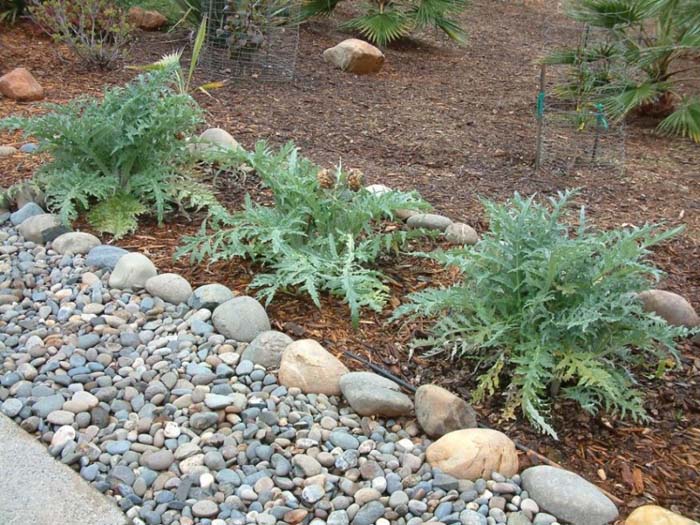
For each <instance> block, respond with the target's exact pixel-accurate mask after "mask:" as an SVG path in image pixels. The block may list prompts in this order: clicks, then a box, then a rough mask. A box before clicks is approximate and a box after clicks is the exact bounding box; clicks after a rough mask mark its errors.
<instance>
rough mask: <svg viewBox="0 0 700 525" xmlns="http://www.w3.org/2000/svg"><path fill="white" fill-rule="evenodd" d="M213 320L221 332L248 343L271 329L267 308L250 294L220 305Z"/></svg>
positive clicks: (215, 326) (212, 317) (230, 337)
mask: <svg viewBox="0 0 700 525" xmlns="http://www.w3.org/2000/svg"><path fill="white" fill-rule="evenodd" d="M211 320H212V322H213V324H214V328H216V330H217V331H218V332H219V333H220V334H222V335H224V336H226V337H228V338H229V339H234V340H235V341H241V342H246V343H247V342H250V341H252V340H253V339H255V337H256V336H257V335H258V334H259V333H261V332H265V331H267V330H269V329H270V320H269V319H268V317H267V312H265V308H263V306H262V305H261V304H260V303H259V302H258V301H257V300H255V299H253V298H252V297H248V296H241V297H235V298H233V299H231V300H230V301H226V302H225V303H223V304H221V305H219V306H218V307H217V308H216V310H214V313H213V315H212V316H211Z"/></svg>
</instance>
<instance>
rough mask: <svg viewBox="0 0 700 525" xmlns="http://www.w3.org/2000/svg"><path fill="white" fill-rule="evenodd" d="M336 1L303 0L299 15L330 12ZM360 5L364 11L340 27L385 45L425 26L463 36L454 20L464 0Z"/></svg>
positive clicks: (462, 39) (458, 38) (386, 0)
mask: <svg viewBox="0 0 700 525" xmlns="http://www.w3.org/2000/svg"><path fill="white" fill-rule="evenodd" d="M339 3H340V0H305V1H304V2H303V4H302V11H301V17H302V19H308V18H311V17H314V16H318V15H329V14H331V13H332V12H333V11H334V10H335V8H336V7H337V6H338V4H339ZM363 6H364V11H365V12H364V14H362V15H360V16H357V17H355V18H352V19H351V20H348V21H347V22H345V23H344V24H342V26H341V27H342V28H344V29H349V30H353V31H359V32H360V33H361V34H362V35H363V36H364V37H365V38H367V39H368V40H369V41H370V42H372V43H374V44H376V45H378V46H386V45H387V44H390V43H391V42H394V41H395V40H398V39H400V38H403V37H405V36H408V35H409V34H411V33H412V32H414V31H418V30H420V29H423V28H426V27H434V28H436V29H440V30H442V31H443V32H444V33H445V34H446V35H447V36H448V37H450V38H451V39H453V40H454V41H456V42H459V43H464V42H465V40H466V33H465V31H464V29H463V28H462V27H461V26H460V25H459V22H458V21H457V20H456V15H457V14H459V13H460V12H462V11H463V10H464V8H465V7H466V0H371V1H369V2H367V3H365V4H363Z"/></svg>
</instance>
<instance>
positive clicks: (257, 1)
mask: <svg viewBox="0 0 700 525" xmlns="http://www.w3.org/2000/svg"><path fill="white" fill-rule="evenodd" d="M299 6H300V4H299V2H298V0H202V10H203V12H204V13H205V14H206V15H207V19H208V20H209V23H208V24H207V34H206V38H205V42H204V49H203V51H202V58H201V65H202V68H203V69H205V70H206V71H207V73H208V74H209V76H210V78H214V79H218V80H228V79H244V78H249V79H258V80H264V81H288V80H293V79H294V73H295V69H296V62H297V54H298V48H299Z"/></svg>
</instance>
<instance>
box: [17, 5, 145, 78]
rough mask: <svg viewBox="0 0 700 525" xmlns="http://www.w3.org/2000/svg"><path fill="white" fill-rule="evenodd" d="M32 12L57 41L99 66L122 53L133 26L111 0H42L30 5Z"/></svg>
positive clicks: (113, 61) (112, 63) (108, 65)
mask: <svg viewBox="0 0 700 525" xmlns="http://www.w3.org/2000/svg"><path fill="white" fill-rule="evenodd" d="M31 15H32V18H33V19H34V20H35V21H36V23H37V24H39V25H40V26H41V27H42V28H43V29H44V31H46V32H47V33H48V34H49V35H50V36H51V37H52V38H53V39H54V40H55V41H56V42H60V43H63V44H66V45H68V47H70V48H71V50H72V51H73V52H74V53H75V54H76V55H77V56H78V57H79V58H80V59H81V60H83V61H84V62H85V63H86V64H88V65H90V66H96V67H99V68H102V69H107V68H111V67H114V66H115V65H116V63H117V62H118V61H119V60H120V59H121V58H122V57H123V55H124V52H125V50H126V46H127V44H128V43H129V39H130V36H129V33H130V31H131V30H132V27H131V26H130V25H129V23H128V22H127V18H126V12H125V11H124V10H123V9H121V8H120V7H119V6H117V5H116V4H115V3H114V2H113V1H112V0H45V1H43V2H35V3H34V4H33V5H32V6H31Z"/></svg>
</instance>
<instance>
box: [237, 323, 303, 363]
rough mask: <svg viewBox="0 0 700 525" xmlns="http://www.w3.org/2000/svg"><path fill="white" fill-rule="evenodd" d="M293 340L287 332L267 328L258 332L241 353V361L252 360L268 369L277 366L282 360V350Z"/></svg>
mask: <svg viewBox="0 0 700 525" xmlns="http://www.w3.org/2000/svg"><path fill="white" fill-rule="evenodd" d="M293 342H294V341H293V340H292V338H291V337H289V336H288V335H287V334H283V333H282V332H278V331H276V330H267V331H265V332H262V333H260V334H258V335H257V336H256V337H255V339H253V340H252V341H251V342H250V344H249V345H248V346H247V347H246V349H245V350H244V351H243V353H242V354H241V360H242V361H246V360H247V361H252V362H253V363H255V364H256V365H261V366H264V367H265V368H268V369H273V368H277V367H279V366H280V362H281V361H282V352H284V349H285V348H287V347H288V346H289V345H290V344H292V343H293Z"/></svg>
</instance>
